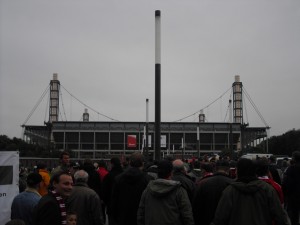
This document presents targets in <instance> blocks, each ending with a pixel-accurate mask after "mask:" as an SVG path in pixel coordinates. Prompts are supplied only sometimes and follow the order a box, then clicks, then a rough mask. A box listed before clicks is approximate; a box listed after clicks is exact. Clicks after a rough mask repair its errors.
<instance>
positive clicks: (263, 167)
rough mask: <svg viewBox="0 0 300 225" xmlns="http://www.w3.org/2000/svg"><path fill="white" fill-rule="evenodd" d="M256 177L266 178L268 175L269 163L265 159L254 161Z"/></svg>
mask: <svg viewBox="0 0 300 225" xmlns="http://www.w3.org/2000/svg"><path fill="white" fill-rule="evenodd" d="M255 163H256V175H257V176H259V177H262V176H267V175H268V173H269V162H268V159H267V158H265V157H262V158H259V159H257V160H256V162H255Z"/></svg>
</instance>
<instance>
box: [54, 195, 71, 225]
mask: <svg viewBox="0 0 300 225" xmlns="http://www.w3.org/2000/svg"><path fill="white" fill-rule="evenodd" d="M51 193H52V194H53V196H54V197H55V199H56V201H57V203H58V205H59V208H60V215H61V224H62V225H65V224H67V212H66V205H65V202H64V200H63V198H62V197H61V196H60V195H59V194H58V193H57V192H56V191H55V190H52V191H51Z"/></svg>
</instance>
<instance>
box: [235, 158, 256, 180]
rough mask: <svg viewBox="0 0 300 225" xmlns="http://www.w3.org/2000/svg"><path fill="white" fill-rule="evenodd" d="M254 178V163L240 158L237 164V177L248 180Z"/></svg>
mask: <svg viewBox="0 0 300 225" xmlns="http://www.w3.org/2000/svg"><path fill="white" fill-rule="evenodd" d="M255 176H256V166H255V163H254V161H252V160H251V159H247V158H241V159H239V161H238V162H237V177H238V178H244V177H245V178H248V177H255Z"/></svg>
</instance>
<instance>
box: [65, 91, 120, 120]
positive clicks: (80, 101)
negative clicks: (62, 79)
mask: <svg viewBox="0 0 300 225" xmlns="http://www.w3.org/2000/svg"><path fill="white" fill-rule="evenodd" d="M60 86H61V87H62V88H63V89H64V90H65V91H66V92H68V93H69V95H70V96H72V97H73V98H74V99H76V100H77V101H78V102H79V103H81V104H82V105H84V106H85V107H86V108H89V109H90V110H92V111H93V112H95V113H97V114H98V115H101V116H103V117H106V118H108V119H110V120H113V121H119V120H116V119H114V118H112V117H109V116H107V115H104V114H103V113H100V112H98V111H97V110H95V109H93V108H92V107H90V106H88V105H87V104H85V103H84V102H82V101H81V100H79V99H78V98H77V97H75V96H74V95H73V94H71V93H70V92H69V91H68V90H67V89H66V88H65V87H64V86H63V85H60Z"/></svg>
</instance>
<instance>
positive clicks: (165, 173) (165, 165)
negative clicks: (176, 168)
mask: <svg viewBox="0 0 300 225" xmlns="http://www.w3.org/2000/svg"><path fill="white" fill-rule="evenodd" d="M172 170H173V165H172V162H171V161H169V160H161V161H159V162H158V163H157V177H158V178H162V179H165V178H168V177H169V176H170V175H171V173H172Z"/></svg>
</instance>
